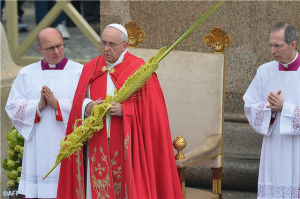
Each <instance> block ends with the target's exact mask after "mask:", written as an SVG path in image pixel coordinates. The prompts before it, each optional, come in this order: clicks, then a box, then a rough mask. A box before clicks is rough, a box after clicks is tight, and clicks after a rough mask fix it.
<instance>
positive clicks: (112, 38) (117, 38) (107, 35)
mask: <svg viewBox="0 0 300 199" xmlns="http://www.w3.org/2000/svg"><path fill="white" fill-rule="evenodd" d="M121 34H122V32H121V31H120V30H118V29H116V28H112V27H108V28H106V29H105V30H104V31H103V33H102V38H101V42H102V44H110V45H112V46H114V45H115V46H114V47H108V45H105V46H104V45H102V55H103V57H104V59H105V61H107V62H109V63H115V62H116V61H117V60H118V59H119V57H120V56H121V54H122V53H123V52H124V51H125V50H126V48H127V47H128V43H127V42H123V43H122V40H121Z"/></svg>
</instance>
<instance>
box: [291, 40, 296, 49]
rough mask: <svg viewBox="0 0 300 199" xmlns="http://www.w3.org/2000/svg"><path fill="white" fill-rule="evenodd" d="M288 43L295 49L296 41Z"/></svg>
mask: <svg viewBox="0 0 300 199" xmlns="http://www.w3.org/2000/svg"><path fill="white" fill-rule="evenodd" d="M290 45H291V46H292V48H293V50H295V49H296V46H297V43H296V41H292V42H291V44H290Z"/></svg>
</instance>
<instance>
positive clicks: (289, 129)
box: [280, 102, 300, 135]
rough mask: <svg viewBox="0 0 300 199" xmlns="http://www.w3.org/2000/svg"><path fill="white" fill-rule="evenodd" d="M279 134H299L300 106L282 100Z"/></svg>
mask: <svg viewBox="0 0 300 199" xmlns="http://www.w3.org/2000/svg"><path fill="white" fill-rule="evenodd" d="M280 134H282V135H300V106H296V105H294V104H290V103H286V102H284V104H283V108H282V111H281V116H280Z"/></svg>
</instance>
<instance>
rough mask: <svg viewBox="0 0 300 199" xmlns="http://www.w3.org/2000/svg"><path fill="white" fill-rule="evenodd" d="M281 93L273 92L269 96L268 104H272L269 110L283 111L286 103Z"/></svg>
mask: <svg viewBox="0 0 300 199" xmlns="http://www.w3.org/2000/svg"><path fill="white" fill-rule="evenodd" d="M280 94H281V91H278V92H277V93H273V92H271V93H270V94H269V95H268V99H267V100H268V102H269V103H270V106H267V108H270V109H271V110H272V112H276V111H281V110H282V108H283V104H284V101H283V99H282V97H281V96H280Z"/></svg>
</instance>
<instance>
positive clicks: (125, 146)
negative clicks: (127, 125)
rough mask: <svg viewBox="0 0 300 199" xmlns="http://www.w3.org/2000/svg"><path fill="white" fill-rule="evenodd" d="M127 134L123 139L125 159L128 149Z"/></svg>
mask: <svg viewBox="0 0 300 199" xmlns="http://www.w3.org/2000/svg"><path fill="white" fill-rule="evenodd" d="M129 138H130V137H129V135H127V136H126V137H125V139H124V151H125V152H124V154H125V159H127V151H128V145H129Z"/></svg>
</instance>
